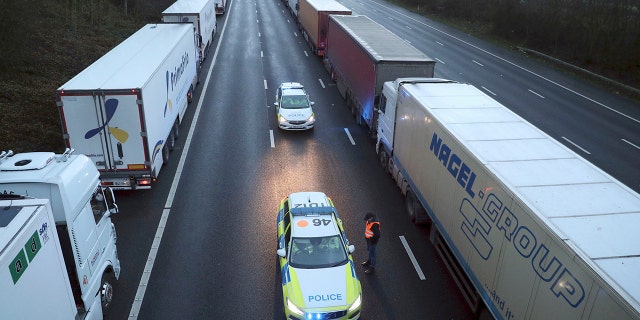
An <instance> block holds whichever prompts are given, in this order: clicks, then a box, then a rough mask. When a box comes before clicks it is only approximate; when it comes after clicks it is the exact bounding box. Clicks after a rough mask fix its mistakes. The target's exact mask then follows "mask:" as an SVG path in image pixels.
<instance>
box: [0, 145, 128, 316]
mask: <svg viewBox="0 0 640 320" xmlns="http://www.w3.org/2000/svg"><path fill="white" fill-rule="evenodd" d="M71 152H72V151H71V150H68V151H67V152H65V153H64V154H58V155H56V154H54V153H53V152H30V153H20V154H16V155H13V153H12V152H3V153H2V154H1V155H0V288H1V289H0V319H92V320H94V319H102V318H103V314H104V313H106V311H107V310H108V308H109V307H110V305H111V302H112V300H113V294H114V292H113V285H114V281H115V280H116V279H117V278H118V277H119V275H120V261H119V260H118V255H117V249H116V231H115V227H114V225H113V223H112V222H111V218H110V216H111V215H112V214H115V213H117V211H118V209H117V206H116V204H115V200H114V196H113V193H112V191H111V190H110V189H108V188H103V187H101V186H100V183H99V172H98V170H97V169H96V167H95V166H94V165H93V163H92V162H91V160H90V159H89V158H87V157H85V156H84V155H72V154H71Z"/></svg>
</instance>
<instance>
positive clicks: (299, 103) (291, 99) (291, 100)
mask: <svg viewBox="0 0 640 320" xmlns="http://www.w3.org/2000/svg"><path fill="white" fill-rule="evenodd" d="M280 106H281V107H282V108H285V109H304V108H309V100H308V99H307V96H305V95H285V96H283V97H282V103H281V105H280Z"/></svg>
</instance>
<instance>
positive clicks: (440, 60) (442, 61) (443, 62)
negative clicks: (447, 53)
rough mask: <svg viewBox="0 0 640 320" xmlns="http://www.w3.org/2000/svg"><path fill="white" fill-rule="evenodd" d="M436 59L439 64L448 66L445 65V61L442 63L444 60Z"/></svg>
mask: <svg viewBox="0 0 640 320" xmlns="http://www.w3.org/2000/svg"><path fill="white" fill-rule="evenodd" d="M435 59H436V60H437V61H438V62H440V63H442V64H446V63H444V61H442V60H440V59H438V58H435Z"/></svg>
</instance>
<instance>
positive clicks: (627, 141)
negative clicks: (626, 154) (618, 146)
mask: <svg viewBox="0 0 640 320" xmlns="http://www.w3.org/2000/svg"><path fill="white" fill-rule="evenodd" d="M622 141H624V142H626V143H628V144H630V145H632V146H634V147H636V149H640V147H639V146H637V145H635V144H633V143H632V142H631V141H629V140H627V139H624V138H623V139H622Z"/></svg>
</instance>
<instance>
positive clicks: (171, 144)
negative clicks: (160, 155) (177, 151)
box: [167, 128, 176, 151]
mask: <svg viewBox="0 0 640 320" xmlns="http://www.w3.org/2000/svg"><path fill="white" fill-rule="evenodd" d="M167 144H169V151H173V148H174V147H175V146H176V136H175V135H174V134H173V128H172V129H171V133H169V137H168V138H167Z"/></svg>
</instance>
